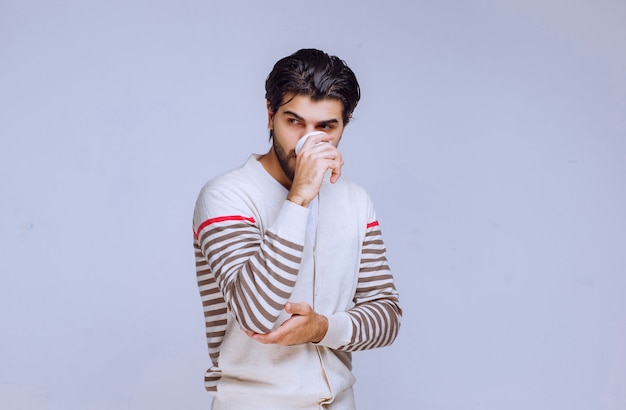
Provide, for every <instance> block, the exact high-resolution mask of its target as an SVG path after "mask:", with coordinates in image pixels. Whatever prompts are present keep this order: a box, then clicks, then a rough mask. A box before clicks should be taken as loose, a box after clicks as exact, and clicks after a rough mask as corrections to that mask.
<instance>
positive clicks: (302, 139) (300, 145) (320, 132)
mask: <svg viewBox="0 0 626 410" xmlns="http://www.w3.org/2000/svg"><path fill="white" fill-rule="evenodd" d="M320 134H325V133H324V132H322V131H313V132H309V133H308V134H304V135H303V136H302V138H300V139H299V140H298V142H297V143H296V155H298V154H299V153H300V151H302V146H303V145H304V143H305V142H306V140H307V139H308V138H309V137H312V136H314V135H320ZM322 143H323V142H320V144H322Z"/></svg>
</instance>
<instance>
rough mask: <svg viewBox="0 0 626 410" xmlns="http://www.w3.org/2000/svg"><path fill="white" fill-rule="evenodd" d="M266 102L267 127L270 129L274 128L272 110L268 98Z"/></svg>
mask: <svg viewBox="0 0 626 410" xmlns="http://www.w3.org/2000/svg"><path fill="white" fill-rule="evenodd" d="M266 104H267V128H269V129H270V130H273V129H274V112H273V111H272V108H271V107H270V100H266Z"/></svg>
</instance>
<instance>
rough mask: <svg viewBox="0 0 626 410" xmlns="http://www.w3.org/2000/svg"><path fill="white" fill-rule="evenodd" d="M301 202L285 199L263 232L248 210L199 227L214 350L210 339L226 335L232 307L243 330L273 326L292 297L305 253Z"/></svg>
mask: <svg viewBox="0 0 626 410" xmlns="http://www.w3.org/2000/svg"><path fill="white" fill-rule="evenodd" d="M290 204H291V205H290ZM296 207H297V206H296V205H295V204H292V203H290V202H288V201H286V203H285V205H284V206H283V207H282V209H281V212H280V213H279V215H278V217H277V218H276V219H277V220H276V221H275V224H274V225H273V226H272V227H270V228H268V229H266V230H265V232H263V233H262V232H261V230H260V228H259V226H258V224H257V223H256V221H255V220H254V218H253V217H251V216H247V215H225V216H217V217H211V218H208V219H205V220H204V221H202V222H201V223H200V224H199V225H198V226H197V228H194V236H195V246H196V249H197V251H196V252H197V253H196V266H197V269H196V271H197V275H198V285H199V287H200V292H201V297H202V303H203V306H204V310H205V317H206V321H207V339H208V343H209V351H210V352H211V345H212V341H211V338H212V337H214V338H217V339H219V341H221V338H222V337H223V334H224V331H225V324H226V322H225V320H226V308H227V307H228V310H230V312H231V313H232V314H233V315H234V316H235V318H236V319H237V321H238V323H239V325H240V326H242V327H243V328H244V329H247V330H250V331H253V332H256V333H267V332H269V331H270V330H272V328H273V326H274V323H275V322H276V320H277V318H278V316H279V314H280V313H281V311H282V310H283V308H284V305H285V303H286V302H287V301H288V300H289V298H290V296H291V293H292V291H293V288H294V286H295V282H296V276H297V274H298V268H299V265H300V262H301V258H302V250H303V245H302V241H303V238H304V230H303V229H304V228H302V229H299V230H298V229H297V227H299V226H302V227H304V226H305V224H304V223H293V221H294V218H303V217H304V218H305V219H304V220H306V214H305V215H304V216H301V215H294V213H296V214H297V213H301V212H302V211H301V210H300V209H301V207H297V208H296ZM290 222H291V223H290ZM294 226H295V227H296V228H293V227H294ZM300 231H301V232H300ZM209 324H210V325H211V326H209ZM216 341H218V340H215V341H213V342H216ZM217 347H218V348H219V346H217ZM212 359H213V358H212Z"/></svg>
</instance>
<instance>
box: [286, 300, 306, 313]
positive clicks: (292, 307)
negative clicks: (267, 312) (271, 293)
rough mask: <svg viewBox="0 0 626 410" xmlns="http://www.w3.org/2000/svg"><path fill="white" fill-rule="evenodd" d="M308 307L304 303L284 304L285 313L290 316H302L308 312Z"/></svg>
mask: <svg viewBox="0 0 626 410" xmlns="http://www.w3.org/2000/svg"><path fill="white" fill-rule="evenodd" d="M308 306H309V305H307V304H306V303H304V302H300V303H295V302H287V303H286V304H285V311H286V312H287V313H289V314H290V315H304V314H306V313H307V311H308V309H307V308H308Z"/></svg>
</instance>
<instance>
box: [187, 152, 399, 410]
mask: <svg viewBox="0 0 626 410" xmlns="http://www.w3.org/2000/svg"><path fill="white" fill-rule="evenodd" d="M258 158H259V156H258V155H252V156H251V157H250V158H249V159H248V161H246V163H245V164H244V165H243V166H242V167H241V168H238V169H236V170H233V171H230V172H228V173H226V174H224V175H221V176H219V177H216V178H214V179H212V180H211V181H209V182H208V183H207V184H206V185H205V186H204V187H203V188H202V190H201V192H200V194H199V196H198V199H197V202H196V207H195V212H194V219H193V230H194V248H195V253H196V267H197V276H198V284H199V289H200V294H201V298H202V302H203V307H204V311H205V319H206V327H207V342H208V347H209V355H210V357H211V361H212V366H211V368H210V369H209V370H208V371H207V373H206V377H205V385H206V388H207V390H209V391H211V393H212V394H213V408H214V409H229V408H233V409H234V408H237V409H247V408H250V409H258V408H267V409H274V410H275V409H301V408H302V409H309V408H310V409H318V408H321V406H322V405H329V404H331V403H334V404H333V408H338V409H351V408H353V407H354V399H353V397H352V385H353V384H354V382H355V379H354V377H353V376H352V372H351V367H352V365H351V360H352V358H351V353H350V352H352V351H356V350H364V349H371V348H376V347H381V346H386V345H389V344H391V343H392V342H393V340H394V339H395V337H396V336H397V333H398V330H399V327H400V317H401V309H400V306H399V302H398V294H397V292H396V289H395V286H394V283H393V278H392V275H391V272H390V271H389V267H388V264H387V259H386V257H385V247H384V243H383V241H382V237H381V233H380V229H379V227H378V222H377V220H376V215H375V213H374V210H373V207H372V203H371V200H370V198H369V196H368V195H367V193H366V192H365V190H363V189H362V188H361V187H359V186H357V185H356V184H354V183H352V182H350V181H348V180H347V179H346V178H344V177H341V178H340V179H339V181H337V183H335V184H330V183H329V182H325V183H323V184H322V187H321V189H320V193H319V201H318V218H317V232H316V241H315V243H312V242H311V240H310V239H309V237H308V236H307V234H306V226H307V219H308V218H309V213H310V210H309V209H308V208H304V207H301V206H299V205H296V204H294V203H292V202H290V201H287V200H286V197H287V193H288V192H287V190H286V189H285V188H284V187H283V186H282V185H280V184H279V183H278V182H277V181H276V180H275V179H274V178H273V177H271V176H270V175H269V174H268V173H267V172H266V171H265V169H264V168H263V166H262V165H261V164H260V163H259V162H258ZM313 250H314V251H313ZM287 301H293V302H307V303H309V304H310V305H311V306H312V307H313V308H314V310H315V311H316V312H317V313H320V314H323V315H325V316H327V318H328V331H327V333H326V336H325V337H324V339H323V340H322V341H320V343H317V344H313V343H306V344H301V345H297V346H290V347H284V346H278V345H264V344H261V343H259V342H256V341H254V340H253V339H251V338H249V337H248V336H246V335H245V333H243V332H242V331H241V328H242V327H243V328H246V329H248V330H251V331H254V332H257V333H267V332H268V331H270V330H271V329H273V328H275V327H276V326H278V325H280V323H282V321H284V320H285V319H286V316H285V312H284V310H283V306H284V304H285V303H286V302H287ZM325 408H328V407H325Z"/></svg>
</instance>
